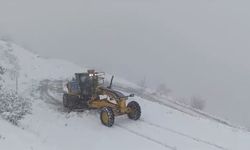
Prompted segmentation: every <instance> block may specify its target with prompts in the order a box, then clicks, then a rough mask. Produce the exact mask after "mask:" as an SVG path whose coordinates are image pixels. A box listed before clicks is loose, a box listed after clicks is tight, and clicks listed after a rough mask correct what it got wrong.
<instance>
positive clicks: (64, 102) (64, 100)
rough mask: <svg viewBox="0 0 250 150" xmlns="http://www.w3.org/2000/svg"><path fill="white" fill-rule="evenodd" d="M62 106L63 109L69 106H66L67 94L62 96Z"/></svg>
mask: <svg viewBox="0 0 250 150" xmlns="http://www.w3.org/2000/svg"><path fill="white" fill-rule="evenodd" d="M63 106H64V107H65V108H68V107H69V104H68V94H63Z"/></svg>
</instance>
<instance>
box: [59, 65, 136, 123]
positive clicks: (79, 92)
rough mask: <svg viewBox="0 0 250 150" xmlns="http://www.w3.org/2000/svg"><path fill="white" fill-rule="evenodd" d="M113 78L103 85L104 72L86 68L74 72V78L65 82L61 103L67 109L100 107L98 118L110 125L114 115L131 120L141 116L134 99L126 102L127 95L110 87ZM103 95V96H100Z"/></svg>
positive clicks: (131, 95)
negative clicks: (106, 85)
mask: <svg viewBox="0 0 250 150" xmlns="http://www.w3.org/2000/svg"><path fill="white" fill-rule="evenodd" d="M113 78H114V76H113V77H112V79H111V82H110V85H109V86H108V87H105V86H104V73H98V72H95V70H88V72H86V73H76V74H75V78H74V79H72V81H69V82H68V83H67V92H65V93H64V95H63V105H64V107H65V108H68V109H69V110H75V109H100V110H101V114H100V119H101V122H102V124H103V125H105V126H108V127H111V126H113V124H114V120H115V116H120V115H125V114H126V115H128V117H129V118H130V119H132V120H138V119H139V118H140V117H141V108H140V105H139V104H138V103H137V102H136V101H131V102H129V103H128V104H127V100H128V98H129V97H133V96H134V94H130V95H128V96H125V95H124V94H123V93H121V92H119V91H116V90H114V89H112V83H113ZM101 97H104V98H101Z"/></svg>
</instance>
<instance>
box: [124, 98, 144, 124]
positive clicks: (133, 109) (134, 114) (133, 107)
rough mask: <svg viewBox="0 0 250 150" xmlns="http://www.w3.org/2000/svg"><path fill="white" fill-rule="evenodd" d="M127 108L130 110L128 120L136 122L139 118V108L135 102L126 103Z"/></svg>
mask: <svg viewBox="0 0 250 150" xmlns="http://www.w3.org/2000/svg"><path fill="white" fill-rule="evenodd" d="M127 107H128V108H129V109H130V113H128V118H129V119H132V120H138V119H140V117H141V107H140V105H139V104H138V103H137V102H136V101H132V102H130V103H128V105H127Z"/></svg>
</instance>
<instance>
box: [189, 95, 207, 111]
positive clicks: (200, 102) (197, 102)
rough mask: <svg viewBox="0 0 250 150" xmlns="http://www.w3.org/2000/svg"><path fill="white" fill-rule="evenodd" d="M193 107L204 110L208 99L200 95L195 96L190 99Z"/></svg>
mask: <svg viewBox="0 0 250 150" xmlns="http://www.w3.org/2000/svg"><path fill="white" fill-rule="evenodd" d="M190 104H191V107H193V108H195V109H199V110H204V108H205V106H206V101H205V100H204V99H202V98H201V97H200V96H193V97H192V98H191V101H190Z"/></svg>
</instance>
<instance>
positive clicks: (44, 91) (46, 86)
mask: <svg viewBox="0 0 250 150" xmlns="http://www.w3.org/2000/svg"><path fill="white" fill-rule="evenodd" d="M58 82H60V81H50V80H44V81H42V82H41V86H40V87H39V90H40V94H41V98H42V99H43V100H45V102H46V103H49V104H52V105H53V106H58V105H59V106H61V105H62V102H61V101H60V100H58V99H56V98H54V97H53V96H51V95H50V93H49V90H50V89H51V90H55V91H56V92H62V90H61V91H60V89H61V88H60V87H54V85H56V84H58ZM116 126H117V127H119V128H121V129H123V130H126V131H127V132H130V133H132V134H134V135H136V136H139V137H141V138H143V139H146V140H148V141H151V142H153V143H156V144H158V145H161V146H163V147H165V148H167V149H170V150H177V149H176V147H173V146H169V145H167V144H165V143H163V142H160V141H158V140H156V139H153V138H151V137H149V136H147V135H144V134H142V133H139V132H136V131H133V130H131V129H129V128H126V127H123V126H121V125H116Z"/></svg>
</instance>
